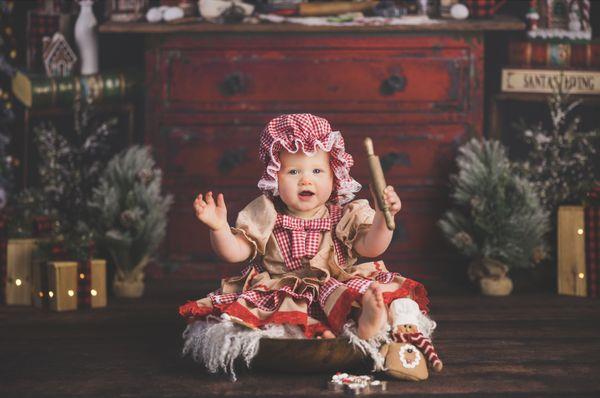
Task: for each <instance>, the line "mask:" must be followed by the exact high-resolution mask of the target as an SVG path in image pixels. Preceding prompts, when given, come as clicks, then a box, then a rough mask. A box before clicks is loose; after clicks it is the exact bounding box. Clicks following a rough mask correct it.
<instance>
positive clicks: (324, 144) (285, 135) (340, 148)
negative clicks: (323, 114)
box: [258, 113, 361, 205]
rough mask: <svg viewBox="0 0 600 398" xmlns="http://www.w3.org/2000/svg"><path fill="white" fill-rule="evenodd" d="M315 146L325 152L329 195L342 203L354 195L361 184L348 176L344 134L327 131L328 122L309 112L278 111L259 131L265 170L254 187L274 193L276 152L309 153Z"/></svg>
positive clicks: (348, 157)
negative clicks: (330, 184)
mask: <svg viewBox="0 0 600 398" xmlns="http://www.w3.org/2000/svg"><path fill="white" fill-rule="evenodd" d="M317 148H320V149H321V150H322V151H325V152H328V153H329V164H330V165H331V169H332V170H333V175H334V184H333V185H334V186H333V193H332V199H333V200H334V202H335V203H336V204H339V205H343V204H345V203H348V202H349V201H351V200H352V198H354V193H355V192H358V191H360V189H361V185H360V184H359V183H358V182H356V181H355V180H354V179H353V178H352V177H350V167H352V165H353V164H354V160H353V159H352V155H350V154H349V153H346V150H345V148H344V138H342V134H341V133H340V132H339V131H331V126H330V125H329V122H328V121H327V120H325V119H323V118H320V117H317V116H314V115H311V114H309V113H299V114H291V115H281V116H278V117H276V118H275V119H273V120H271V121H270V122H269V123H268V124H267V126H266V127H265V129H264V130H263V132H262V133H261V135H260V149H259V157H260V159H261V160H262V161H263V162H264V163H265V171H264V172H263V175H262V178H261V179H260V181H259V182H258V188H259V189H260V190H262V191H263V192H265V193H267V194H271V195H273V196H278V195H279V192H278V187H277V172H278V171H279V169H280V168H281V162H280V160H279V152H280V151H281V150H282V149H285V150H287V151H288V152H290V153H296V152H298V150H302V152H304V153H305V154H306V155H307V156H312V155H313V154H314V152H315V150H316V149H317Z"/></svg>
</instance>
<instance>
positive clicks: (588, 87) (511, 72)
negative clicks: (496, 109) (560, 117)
mask: <svg viewBox="0 0 600 398" xmlns="http://www.w3.org/2000/svg"><path fill="white" fill-rule="evenodd" d="M559 89H561V90H562V91H563V92H565V93H569V94H596V95H597V94H600V71H582V70H551V69H510V68H504V69H502V91H504V92H509V93H543V94H550V93H553V92H555V91H558V90H559Z"/></svg>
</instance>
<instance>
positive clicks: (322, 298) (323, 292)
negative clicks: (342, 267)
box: [319, 278, 343, 307]
mask: <svg viewBox="0 0 600 398" xmlns="http://www.w3.org/2000/svg"><path fill="white" fill-rule="evenodd" d="M342 285H343V283H342V282H340V281H338V280H337V279H334V278H329V280H328V281H327V282H325V283H324V284H323V285H322V286H321V288H320V289H319V304H321V306H322V307H324V306H325V302H326V301H327V299H328V298H329V296H330V295H331V293H333V292H334V290H335V289H337V288H338V287H340V286H342Z"/></svg>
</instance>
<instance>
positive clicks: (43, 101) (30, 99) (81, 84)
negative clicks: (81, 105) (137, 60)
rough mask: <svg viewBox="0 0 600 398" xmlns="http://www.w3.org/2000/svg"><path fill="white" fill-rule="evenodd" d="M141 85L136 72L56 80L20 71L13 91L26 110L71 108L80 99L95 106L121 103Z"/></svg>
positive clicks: (58, 78)
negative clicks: (67, 106) (62, 106)
mask: <svg viewBox="0 0 600 398" xmlns="http://www.w3.org/2000/svg"><path fill="white" fill-rule="evenodd" d="M138 83H139V76H138V75H137V74H135V73H133V72H110V73H101V74H97V75H89V76H70V77H54V78H51V77H46V76H42V75H27V74H25V73H23V72H17V73H16V75H15V76H14V77H13V78H12V91H13V94H14V95H15V97H16V98H17V99H18V100H19V101H21V102H22V103H23V104H24V105H25V106H26V107H28V108H45V107H52V106H60V105H69V104H72V103H73V102H74V101H75V100H76V99H77V98H81V99H82V100H87V101H90V102H94V103H105V102H113V101H121V100H124V99H127V98H130V97H131V96H132V95H133V93H134V90H135V89H136V87H137V86H138Z"/></svg>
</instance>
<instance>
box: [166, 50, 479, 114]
mask: <svg viewBox="0 0 600 398" xmlns="http://www.w3.org/2000/svg"><path fill="white" fill-rule="evenodd" d="M395 43H396V44H395V46H394V48H392V49H385V50H384V49H376V50H373V49H368V48H363V47H360V48H348V49H345V48H344V49H339V48H338V49H336V48H333V49H332V48H323V49H320V48H313V49H310V50H301V49H294V48H292V49H284V48H282V49H264V48H259V49H249V50H244V49H243V48H236V49H232V50H230V51H227V52H224V51H222V50H213V49H210V48H207V49H204V50H198V49H196V50H191V49H190V50H188V49H179V50H177V51H170V50H165V51H164V52H163V53H162V55H161V60H162V63H161V67H162V73H163V74H164V76H163V80H164V81H167V82H169V83H168V84H167V85H165V86H164V88H163V90H162V100H163V102H164V103H165V104H166V106H167V107H170V108H172V109H174V108H181V109H194V110H198V111H201V110H204V111H263V110H268V111H282V112H283V111H285V112H306V111H310V112H315V111H328V110H335V111H389V112H392V111H393V112H402V113H409V112H425V111H426V112H433V113H436V112H437V113H445V112H458V113H461V112H466V111H467V110H468V106H469V102H468V98H469V93H468V89H469V80H470V76H471V75H472V73H470V71H471V69H470V68H471V56H470V52H469V49H468V48H464V47H463V48H444V49H441V48H438V47H429V48H428V47H424V48H420V49H415V48H405V47H403V46H402V41H397V42H395Z"/></svg>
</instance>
